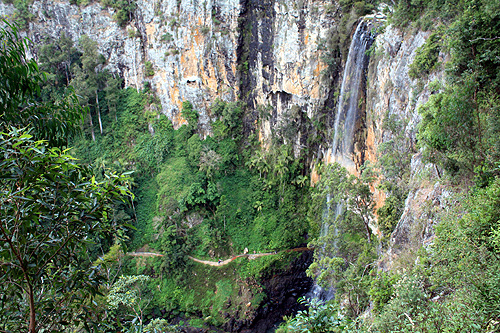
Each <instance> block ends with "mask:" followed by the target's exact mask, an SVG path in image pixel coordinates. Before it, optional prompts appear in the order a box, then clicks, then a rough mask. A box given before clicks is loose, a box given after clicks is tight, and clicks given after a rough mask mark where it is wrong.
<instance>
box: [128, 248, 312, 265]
mask: <svg viewBox="0 0 500 333" xmlns="http://www.w3.org/2000/svg"><path fill="white" fill-rule="evenodd" d="M302 251H312V249H310V248H307V247H299V248H295V249H290V250H285V251H282V252H266V253H253V254H250V253H246V254H239V255H237V256H234V257H232V258H229V259H226V260H219V261H209V260H201V259H197V258H195V257H191V256H188V258H189V259H191V260H193V261H196V262H199V263H201V264H204V265H210V266H224V265H227V264H229V263H230V262H231V261H233V260H235V259H236V258H240V257H247V258H248V260H253V259H256V258H258V257H263V256H272V255H275V254H278V253H285V252H302ZM127 255H129V256H133V257H163V254H161V253H156V252H129V253H127Z"/></svg>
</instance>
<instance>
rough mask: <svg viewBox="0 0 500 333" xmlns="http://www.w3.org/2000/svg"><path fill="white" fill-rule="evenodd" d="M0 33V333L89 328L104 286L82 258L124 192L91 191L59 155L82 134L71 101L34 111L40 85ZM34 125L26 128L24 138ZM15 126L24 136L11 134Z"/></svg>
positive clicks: (119, 181)
mask: <svg viewBox="0 0 500 333" xmlns="http://www.w3.org/2000/svg"><path fill="white" fill-rule="evenodd" d="M4 23H5V24H6V28H3V29H0V36H1V42H0V43H1V44H0V109H1V110H2V112H3V113H2V114H0V119H1V121H0V210H1V212H2V214H1V216H0V330H1V331H9V332H26V331H29V332H30V333H35V332H38V331H40V330H43V331H61V329H62V328H63V326H65V325H69V324H72V325H73V326H74V327H78V326H85V327H86V328H88V326H89V324H90V323H91V322H92V321H91V320H89V318H88V317H89V315H90V314H91V312H90V311H89V308H90V307H91V306H92V302H89V299H90V298H91V297H92V296H93V295H95V294H96V293H97V291H98V287H99V284H100V282H101V281H102V280H103V277H102V276H101V274H100V272H99V270H98V269H97V267H93V265H92V261H91V259H92V258H90V254H89V244H90V243H91V241H92V240H98V239H102V238H110V237H112V236H113V232H114V230H115V229H116V228H117V226H116V225H114V224H113V223H111V222H110V220H109V219H108V217H109V216H110V215H111V214H110V213H111V205H112V203H113V202H114V201H115V200H123V199H124V198H125V197H126V196H127V195H128V194H129V192H128V190H127V189H126V187H124V186H123V181H125V177H123V176H116V175H108V176H106V178H105V180H104V181H103V182H96V181H95V179H94V177H93V176H92V173H91V170H90V169H89V168H86V167H81V166H79V165H78V164H77V163H76V162H75V159H74V158H72V157H71V156H69V155H68V154H67V150H62V149H61V148H59V147H57V146H58V145H59V146H63V145H65V144H66V143H67V139H68V137H70V136H71V135H72V134H73V133H75V132H76V131H78V130H79V129H80V124H81V121H82V118H81V115H82V112H81V111H82V109H81V107H80V105H79V104H78V101H77V100H76V97H74V96H70V97H64V98H63V101H62V102H56V103H52V104H50V105H49V103H43V102H40V101H39V99H37V94H38V93H39V92H40V85H41V84H43V83H44V75H42V74H41V73H40V72H39V71H38V66H37V64H36V62H35V61H34V60H29V59H27V57H26V48H27V44H28V41H27V40H25V39H21V38H19V36H18V34H17V29H16V27H14V26H12V25H9V24H8V23H7V22H4ZM29 126H32V127H33V128H34V129H31V130H30V129H28V127H29ZM16 127H24V128H23V129H17V128H16Z"/></svg>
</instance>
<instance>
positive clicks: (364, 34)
mask: <svg viewBox="0 0 500 333" xmlns="http://www.w3.org/2000/svg"><path fill="white" fill-rule="evenodd" d="M370 28H371V25H370V24H369V23H367V22H366V21H364V20H362V21H361V22H360V23H359V24H358V26H357V27H356V31H355V32H354V35H353V37H352V41H351V45H350V47H349V54H348V55H347V61H346V64H345V69H344V74H343V77H342V85H341V88H340V95H339V100H338V105H337V113H336V115H335V127H334V137H333V143H332V152H331V157H332V162H337V163H339V164H340V165H342V166H344V167H345V168H347V169H348V170H355V167H356V166H355V163H354V159H353V154H354V133H355V129H356V122H357V121H358V118H359V115H358V111H359V103H360V97H361V96H360V92H361V91H362V90H363V88H364V85H365V82H366V76H365V72H366V69H367V67H368V60H369V56H368V54H367V51H368V49H369V48H370V47H371V45H372V43H373V41H374V39H375V36H374V35H373V34H372V32H371V31H370ZM326 199H327V200H326V208H325V213H324V214H323V219H322V225H321V234H320V238H325V237H326V236H327V235H328V231H329V229H330V222H331V221H333V223H335V221H337V219H339V218H341V215H342V213H343V210H344V203H343V202H336V203H332V202H331V196H330V195H328V196H327V198H326ZM332 207H335V211H334V214H332V215H333V219H332V218H331V217H332V216H331V215H330V214H331V212H330V210H331V209H332ZM333 232H334V239H335V238H336V236H337V232H338V230H337V228H335V229H334V230H333ZM333 248H336V246H335V244H333ZM325 252H326V251H325V245H323V246H322V248H321V249H319V252H318V257H319V258H321V257H324V256H327V255H332V254H329V253H325ZM307 297H312V298H317V299H320V300H322V301H328V300H331V299H333V297H335V289H334V288H330V289H328V290H325V289H324V288H322V287H321V286H319V285H318V284H317V283H316V282H315V283H314V285H313V287H312V289H311V291H310V292H309V293H308V294H307Z"/></svg>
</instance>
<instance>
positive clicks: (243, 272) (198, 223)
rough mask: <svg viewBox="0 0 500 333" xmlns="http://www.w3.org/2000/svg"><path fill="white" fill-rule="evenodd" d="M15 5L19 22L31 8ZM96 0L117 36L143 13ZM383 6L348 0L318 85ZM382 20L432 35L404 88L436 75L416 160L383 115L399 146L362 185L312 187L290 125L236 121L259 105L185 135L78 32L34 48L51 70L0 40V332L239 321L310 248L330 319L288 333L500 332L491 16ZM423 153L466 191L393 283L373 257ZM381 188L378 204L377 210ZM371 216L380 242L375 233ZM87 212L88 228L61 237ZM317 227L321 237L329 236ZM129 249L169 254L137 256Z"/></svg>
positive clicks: (399, 122) (228, 105)
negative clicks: (258, 129)
mask: <svg viewBox="0 0 500 333" xmlns="http://www.w3.org/2000/svg"><path fill="white" fill-rule="evenodd" d="M90 2H91V1H86V0H78V1H77V0H75V1H72V3H74V4H77V5H82V6H84V5H88V4H89V3H90ZM13 3H14V5H15V7H16V18H17V20H18V22H20V25H21V26H22V27H25V26H26V24H27V23H28V22H29V20H30V19H31V17H30V15H29V11H28V10H27V6H29V1H27V0H13ZM101 3H102V5H103V6H108V7H112V8H113V9H114V10H115V11H116V13H115V18H116V20H117V21H118V23H119V24H120V25H122V26H123V25H125V24H126V23H128V22H129V21H130V20H131V19H132V18H133V12H134V9H135V3H134V2H133V1H111V0H109V1H101ZM376 5H377V2H376V1H374V2H370V1H359V2H353V1H341V2H340V12H341V13H342V15H341V17H340V19H341V20H342V24H341V26H340V27H339V28H337V30H335V31H332V34H331V36H330V37H329V39H328V40H326V41H325V43H324V44H323V46H322V47H323V48H325V49H328V50H329V52H325V54H326V56H325V59H324V60H325V62H327V64H328V65H329V69H328V71H327V73H326V74H327V75H330V76H331V77H332V76H334V75H335V73H336V72H338V70H339V68H340V67H339V66H340V64H341V62H342V56H344V55H345V54H346V48H347V47H348V42H349V31H350V30H351V27H352V26H353V24H355V22H356V20H357V18H358V17H360V16H362V15H365V14H367V13H369V12H370V11H371V10H372V9H373V8H374V7H375V6H376ZM332 11H333V9H332ZM389 21H390V23H392V24H394V25H396V26H399V27H400V28H401V29H406V30H409V31H411V30H412V29H416V28H420V29H430V28H432V29H433V31H432V34H431V35H430V37H429V38H428V39H427V42H426V43H425V44H424V45H423V46H422V47H421V48H420V49H419V50H418V51H417V54H416V57H415V60H414V62H413V64H411V65H410V73H409V74H410V77H411V78H413V79H416V80H426V79H427V78H428V77H429V75H431V74H432V73H433V72H434V71H436V70H440V69H441V70H444V71H445V79H443V80H442V81H438V82H435V83H433V85H432V86H433V87H434V91H433V93H432V95H431V97H430V98H429V101H428V102H427V103H426V104H425V105H424V106H423V107H421V108H420V110H419V112H420V114H421V116H422V122H421V124H420V128H419V133H418V142H417V144H418V146H416V145H415V143H414V142H412V141H411V139H409V138H407V137H405V136H404V135H403V133H404V131H403V130H402V129H403V128H404V127H405V126H406V123H407V119H402V118H398V117H396V116H394V115H389V114H388V115H387V117H386V119H385V121H384V124H383V126H384V130H385V131H386V132H387V133H390V136H391V140H390V141H386V142H385V143H384V144H382V145H381V147H380V151H379V153H380V158H379V161H378V164H377V165H375V166H372V165H364V166H363V168H362V170H361V172H360V176H359V177H355V176H352V175H349V174H348V173H347V171H346V170H345V169H343V168H341V167H340V166H338V165H325V166H319V167H318V169H317V170H315V171H318V172H319V173H320V175H321V180H320V181H319V182H318V183H317V184H315V186H314V187H310V186H309V185H310V172H311V170H309V167H310V165H309V161H310V160H309V159H308V158H310V156H306V154H309V153H310V152H308V151H307V150H306V149H305V150H302V151H299V150H297V149H294V147H293V146H292V145H291V144H290V143H289V142H292V141H293V140H290V138H287V137H286V135H287V133H289V132H290V131H293V128H288V129H287V130H286V129H284V130H283V131H281V132H280V131H277V132H276V133H275V134H274V136H273V138H272V141H271V142H269V143H266V144H265V145H261V143H260V142H258V140H257V139H256V133H254V132H253V130H249V128H251V126H244V123H243V121H244V119H245V115H246V114H248V113H249V112H250V111H251V110H247V109H246V105H245V104H243V103H239V102H224V101H220V100H216V101H213V103H212V106H211V108H210V110H208V111H207V112H208V113H209V115H210V117H211V134H210V135H208V136H207V137H202V133H201V131H200V130H199V128H198V118H199V114H198V111H197V110H196V109H195V108H194V107H193V105H192V104H191V103H190V102H189V101H184V102H183V103H182V109H181V110H179V112H180V113H181V115H182V117H183V118H184V119H185V120H186V122H185V123H184V124H183V125H182V126H180V127H178V128H174V126H173V125H172V123H171V121H170V120H169V119H167V118H166V117H165V116H164V115H163V114H161V112H160V111H159V109H160V108H161V106H160V105H159V101H158V100H157V98H156V97H155V95H154V92H153V91H151V86H150V84H149V83H148V82H147V81H146V82H145V84H144V87H143V89H141V90H140V91H138V90H137V89H131V88H127V89H123V83H122V81H121V79H120V78H119V77H118V76H117V75H116V74H115V73H110V72H108V71H107V70H105V69H104V67H105V65H106V60H105V59H104V57H102V56H101V55H99V54H98V52H97V43H96V42H95V41H92V40H91V39H90V38H88V37H87V36H83V37H82V38H81V39H80V40H79V41H78V43H77V45H74V44H73V41H72V40H71V39H70V38H68V37H66V36H65V35H64V34H63V35H61V36H60V38H59V39H57V40H46V41H45V42H44V44H43V45H41V46H40V48H39V50H38V62H39V66H40V70H41V71H43V72H45V73H46V74H45V75H42V74H41V73H40V71H39V70H38V67H37V64H36V63H35V62H34V61H32V60H27V59H25V56H24V51H25V46H26V45H25V43H24V42H22V41H21V40H20V38H19V37H18V36H17V35H16V34H15V32H12V33H11V32H10V31H11V30H12V27H9V28H8V29H7V30H2V48H1V51H2V59H0V60H2V61H0V75H1V77H2V81H0V103H2V104H1V107H2V110H3V114H2V127H1V130H2V134H1V138H0V139H1V141H2V142H1V150H2V159H1V160H0V169H1V172H2V177H0V179H1V182H2V187H3V188H4V189H5V190H2V192H1V193H2V197H1V200H2V201H1V205H2V212H3V214H2V218H1V222H2V227H3V226H5V228H2V236H1V237H2V242H3V243H8V245H9V246H10V247H2V250H1V252H0V253H1V257H0V258H1V261H2V262H1V265H0V269H1V270H0V272H1V273H2V276H1V277H0V279H1V281H2V282H5V283H2V289H1V293H0V295H1V299H0V305H1V311H0V317H1V318H2V326H1V327H2V329H3V330H6V331H9V330H10V331H16V330H18V331H19V330H24V331H25V330H26V329H27V328H28V329H29V330H30V331H31V332H35V331H37V330H39V329H41V328H46V329H48V330H61V329H63V327H64V326H68V325H69V326H70V327H73V328H81V329H89V330H90V329H92V328H91V327H90V325H91V324H92V325H94V326H95V327H94V328H93V329H94V330H97V331H100V332H106V331H109V332H114V331H118V330H131V331H133V330H142V331H143V332H154V331H155V330H160V331H178V330H180V329H181V327H183V326H186V325H189V326H193V327H205V328H206V327H208V325H213V326H217V327H221V326H222V325H224V324H225V323H227V322H228V320H229V318H235V319H236V320H240V321H245V320H247V319H249V317H248V316H250V313H251V311H253V310H255V309H256V308H257V307H259V306H260V305H262V304H265V302H266V300H267V298H266V297H267V296H266V294H265V292H264V289H263V286H262V284H261V283H260V282H261V278H262V277H264V276H268V275H272V274H273V273H274V272H276V271H278V270H279V269H282V268H284V267H286V266H287V265H288V264H289V263H290V262H291V261H292V260H293V259H294V258H295V257H296V256H297V255H298V254H294V253H286V252H285V251H284V250H287V249H291V248H294V247H299V246H302V245H304V244H306V242H309V244H310V246H311V247H313V248H315V249H316V251H315V261H314V263H313V264H312V265H311V266H310V267H309V269H308V274H309V275H310V276H311V277H314V278H315V279H316V280H317V281H318V283H320V284H321V285H322V286H323V287H325V288H334V289H335V291H336V296H335V299H334V300H332V301H330V302H329V303H326V304H323V303H322V302H320V301H317V300H303V301H301V302H302V303H304V305H306V306H307V308H308V309H307V310H304V311H301V312H299V313H298V314H297V316H295V317H287V318H286V321H285V323H284V325H283V326H282V327H281V328H280V331H282V332H287V331H288V332H296V331H306V332H327V331H333V332H336V331H372V332H389V331H391V332H392V331H395V332H414V331H422V332H442V331H445V332H448V331H449V332H452V331H453V332H455V331H471V332H473V331H474V332H475V331H488V332H490V331H496V330H499V329H500V327H499V322H500V294H499V290H500V275H499V274H500V273H499V272H500V261H499V254H500V226H499V216H500V211H499V210H500V178H499V177H500V174H499V173H500V171H499V170H500V169H499V164H498V161H499V157H500V156H499V155H500V141H499V137H500V136H499V134H500V133H499V131H500V119H499V117H500V116H499V114H500V113H499V112H498V111H499V110H498V108H499V105H500V104H499V95H500V60H499V59H500V54H499V52H500V5H499V3H498V2H497V1H493V0H481V1H480V0H477V1H469V2H449V1H444V0H422V1H414V0H412V1H406V0H401V1H398V2H397V3H395V6H394V10H393V12H392V13H390V16H389ZM14 31H15V29H14ZM9 43H10V44H9ZM444 53H446V54H449V59H448V60H447V62H446V63H445V64H443V63H440V60H441V59H442V54H444ZM337 74H338V73H337ZM9 82H10V83H11V82H17V83H18V84H17V85H12V84H9ZM417 84H418V83H417ZM71 86H72V87H73V89H74V91H76V92H77V94H74V93H73V92H72V90H71V88H70V87H71ZM264 109H265V108H264V107H263V110H264ZM263 113H264V112H263ZM290 124H293V121H291V122H290ZM325 137H327V135H325ZM42 140H45V141H42ZM66 147H71V150H70V153H71V154H72V155H74V156H77V157H78V158H79V161H78V163H77V162H75V161H74V160H73V159H72V157H71V156H70V155H69V154H68V151H67V150H65V148H66ZM417 149H422V151H423V154H424V158H425V160H426V161H427V162H432V163H434V164H435V165H436V166H437V167H436V170H437V171H438V176H439V178H440V179H439V180H440V182H442V183H447V184H449V186H450V187H452V188H453V189H454V192H455V193H456V194H453V195H452V196H451V197H450V198H449V202H447V205H448V206H447V207H449V208H448V209H447V210H445V211H440V212H432V214H434V215H433V217H434V218H435V219H436V220H440V221H442V222H441V223H440V224H439V225H438V226H437V227H436V230H435V238H434V240H433V243H432V244H431V245H429V246H427V247H421V248H420V249H419V251H415V252H411V251H410V252H408V253H405V255H406V257H403V256H402V257H401V258H400V260H399V261H398V262H396V264H395V269H394V270H392V271H389V272H382V271H379V270H378V269H377V260H378V258H379V255H380V253H381V252H382V251H383V250H384V249H385V248H386V247H387V245H388V243H387V241H388V237H389V235H390V234H391V232H392V231H393V230H394V228H395V227H396V224H397V222H398V221H399V219H400V217H401V215H402V213H403V205H404V200H405V198H406V196H407V194H408V191H409V190H410V186H411V185H410V184H409V176H410V173H409V166H410V158H411V156H412V154H414V153H415V152H416V151H417ZM28 166H30V167H28ZM30 168H31V169H30ZM26 169H29V170H30V171H32V173H24V170H26ZM60 170H63V171H64V172H62V173H61V172H60ZM124 172H127V173H130V174H131V175H130V176H129V177H130V178H129V179H128V181H129V183H130V186H131V190H132V191H133V192H134V194H135V199H134V200H132V202H131V203H130V204H127V203H125V202H123V201H119V200H115V199H119V198H120V197H122V196H123V195H126V194H127V193H128V192H127V191H126V189H125V188H124V187H123V181H125V179H124V178H123V177H122V176H110V175H116V174H121V173H124ZM375 179H378V180H380V183H379V186H380V188H381V189H382V190H384V192H385V193H386V195H387V199H386V201H385V204H384V206H382V207H380V208H379V209H378V211H377V212H375V211H374V202H373V198H372V195H373V194H372V186H373V183H374V180H375ZM120 182H121V183H120ZM119 193H120V194H119ZM61 198H65V199H66V200H67V201H64V199H61ZM91 199H92V200H91ZM17 211H19V212H21V213H22V214H19V213H16V212H17ZM318 212H324V213H318ZM375 213H377V217H378V222H377V223H378V229H379V230H380V232H381V237H377V235H373V234H372V230H371V228H370V227H369V223H371V221H373V219H374V216H375ZM79 214H80V215H79ZM76 216H78V218H79V220H80V222H84V223H80V224H77V226H78V227H76V228H75V229H72V230H71V231H72V233H70V234H64V233H61V232H62V231H64V230H67V229H68V228H69V227H68V226H69V225H74V224H75V218H76ZM7 221H15V223H14V227H12V225H9V224H8V223H7ZM37 221H39V222H37ZM325 223H326V224H328V225H329V228H328V230H320V226H321V225H325ZM16 227H19V228H20V227H22V228H23V230H24V231H25V232H24V236H25V237H24V238H23V237H18V236H17V231H16ZM9 228H11V229H9ZM12 228H13V229H12ZM9 230H13V231H9ZM47 230H50V231H51V232H49V233H48V236H46V235H47ZM27 235H30V238H29V239H28V236H27ZM85 235H86V236H87V237H88V238H85ZM46 237H48V238H46ZM16 244H17V245H16ZM61 244H62V245H63V246H60V245H61ZM16 246H17V247H18V248H22V250H17V252H16V250H15V249H16ZM61 249H64V251H61ZM42 250H43V251H42ZM136 250H137V251H152V252H156V253H161V254H162V255H163V256H161V257H131V256H127V255H126V253H127V252H131V251H136ZM244 251H245V252H246V251H250V253H252V252H274V251H276V252H277V255H273V256H268V257H262V258H259V260H253V261H249V260H247V259H246V258H238V259H236V260H234V261H233V262H231V263H230V264H228V265H226V266H223V267H215V268H213V267H208V266H204V265H202V264H199V263H195V262H193V261H192V260H190V259H189V257H188V255H190V256H194V257H197V258H204V259H208V260H213V261H217V259H219V258H222V259H226V258H230V257H232V256H234V255H237V254H241V253H243V252H244ZM21 252H23V253H26V254H27V258H28V259H29V260H23V258H21V257H20V255H16V253H17V254H20V253H21ZM12 299H16V300H17V302H16V304H17V305H13V303H12V301H11V300H12ZM26 300H27V301H26ZM61 304H63V306H62V305H61ZM95 306H97V308H99V309H100V310H101V311H96V309H95ZM367 311H368V312H367ZM367 313H369V315H366V314H367ZM40 317H42V318H44V319H43V320H39V321H37V320H38V318H40ZM27 318H28V319H27ZM47 318H51V320H48V319H47ZM173 322H175V325H173ZM85 324H88V325H89V327H84V326H85Z"/></svg>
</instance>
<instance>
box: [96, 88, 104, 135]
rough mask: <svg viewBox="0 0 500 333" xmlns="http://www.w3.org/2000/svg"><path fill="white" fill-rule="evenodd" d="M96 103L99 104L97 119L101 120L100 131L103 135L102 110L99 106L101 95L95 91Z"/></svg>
mask: <svg viewBox="0 0 500 333" xmlns="http://www.w3.org/2000/svg"><path fill="white" fill-rule="evenodd" d="M95 102H96V104H97V119H99V130H100V131H101V135H102V121H101V108H100V106H99V94H98V93H97V90H96V91H95Z"/></svg>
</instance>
